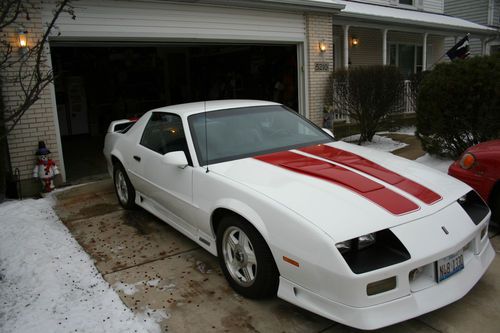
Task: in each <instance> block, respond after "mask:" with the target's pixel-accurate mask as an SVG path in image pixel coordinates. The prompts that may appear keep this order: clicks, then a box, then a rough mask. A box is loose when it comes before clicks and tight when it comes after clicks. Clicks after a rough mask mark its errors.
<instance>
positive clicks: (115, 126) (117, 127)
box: [108, 118, 138, 133]
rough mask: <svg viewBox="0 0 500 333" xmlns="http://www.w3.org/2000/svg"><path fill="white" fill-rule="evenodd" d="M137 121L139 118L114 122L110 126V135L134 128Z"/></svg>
mask: <svg viewBox="0 0 500 333" xmlns="http://www.w3.org/2000/svg"><path fill="white" fill-rule="evenodd" d="M137 120H138V118H131V119H120V120H115V121H112V122H111V124H109V127H108V133H112V132H118V131H121V130H124V129H125V128H127V127H130V126H132V124H134V123H135V122H136V121H137Z"/></svg>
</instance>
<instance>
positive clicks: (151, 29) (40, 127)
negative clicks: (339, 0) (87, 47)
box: [2, 0, 333, 194]
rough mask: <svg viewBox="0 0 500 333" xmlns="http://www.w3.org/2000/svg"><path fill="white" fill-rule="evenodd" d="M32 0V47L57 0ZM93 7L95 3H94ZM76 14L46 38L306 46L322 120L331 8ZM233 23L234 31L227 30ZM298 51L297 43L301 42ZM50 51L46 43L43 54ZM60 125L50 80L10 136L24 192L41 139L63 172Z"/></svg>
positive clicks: (317, 118)
mask: <svg viewBox="0 0 500 333" xmlns="http://www.w3.org/2000/svg"><path fill="white" fill-rule="evenodd" d="M32 1H33V3H34V4H36V6H37V9H36V10H34V11H33V13H32V14H31V19H30V20H29V21H22V20H23V19H24V18H23V19H20V20H19V23H20V24H22V25H23V26H24V27H25V28H26V30H28V31H29V33H28V38H29V43H28V44H29V45H33V43H34V42H35V39H37V38H39V37H40V36H41V35H42V33H43V31H44V29H45V28H44V27H45V25H44V22H46V21H47V20H48V19H50V18H51V16H52V8H54V1H52V2H47V1H44V2H43V3H42V1H41V0H32ZM93 5H95V6H96V7H92V6H93ZM167 7H168V8H167ZM42 8H43V10H42ZM75 14H76V20H72V19H71V18H70V17H69V16H67V15H66V14H64V15H62V16H61V17H60V20H59V21H58V22H57V27H58V29H57V31H56V32H55V33H54V36H52V37H51V38H61V40H66V41H67V40H76V41H82V40H100V41H102V40H117V39H118V40H131V41H135V40H158V39H160V38H169V40H188V41H201V40H207V39H211V40H214V41H227V42H238V41H242V40H243V41H247V42H254V41H255V42H259V41H269V42H278V43H280V42H287V43H297V44H298V45H302V44H303V45H304V48H303V50H304V53H305V55H304V56H305V58H306V60H307V62H305V64H306V65H308V68H303V72H301V73H300V74H299V76H303V75H307V79H308V81H307V80H306V85H305V88H306V91H305V94H306V95H307V96H306V97H305V103H306V105H305V106H306V109H305V110H303V111H304V112H305V113H306V114H307V115H308V117H309V118H310V119H311V120H312V121H314V122H315V123H316V124H318V125H322V119H323V104H324V98H325V93H326V88H327V85H328V79H329V76H330V73H331V72H332V69H333V57H332V54H331V49H332V46H333V45H332V29H331V28H332V17H331V15H329V14H307V15H305V14H302V13H298V12H278V11H269V10H257V9H248V10H247V9H241V8H226V7H215V6H201V5H196V4H184V5H179V4H178V3H163V2H161V3H160V2H143V1H136V2H134V1H121V2H118V1H117V2H113V3H112V4H111V5H110V3H109V2H102V1H97V0H84V1H80V2H79V3H78V6H76V13H75ZM179 18H182V19H179ZM196 19H198V21H196ZM148 24H149V25H148ZM187 25H190V26H187ZM231 25H232V26H233V27H237V28H238V29H228V26H231ZM16 28H17V27H16ZM6 33H7V34H8V36H9V39H10V40H11V41H12V44H13V45H15V43H16V40H17V37H18V34H17V31H15V30H14V29H12V30H9V31H6ZM320 40H324V41H325V42H326V43H327V44H328V51H327V52H324V53H321V52H320V51H319V47H318V44H319V41H320ZM16 50H17V48H16ZM299 50H302V48H300V47H299ZM48 52H49V49H48V48H47V54H48ZM318 62H320V63H327V64H328V70H327V71H316V70H315V67H314V65H315V64H316V63H318ZM47 66H48V67H50V66H51V64H50V57H48V59H47ZM12 70H15V69H12ZM19 91H20V87H19V86H15V85H12V84H10V85H4V88H3V91H2V96H3V97H4V100H5V104H6V106H7V107H9V106H13V105H15V104H16V103H17V102H18V101H19V98H18V94H19ZM58 126H59V124H58V119H57V110H56V104H55V96H54V90H53V86H52V85H50V86H49V87H47V89H45V90H44V91H43V92H42V94H41V98H40V100H39V101H38V102H37V103H36V104H35V105H33V106H32V107H31V108H30V110H29V111H28V112H27V113H26V114H25V115H24V116H23V117H22V119H21V121H20V122H19V123H18V125H17V126H16V127H15V129H14V130H13V131H12V132H11V133H10V134H9V136H8V144H9V145H8V146H9V153H10V156H11V165H12V168H13V169H14V168H19V170H20V172H21V179H22V183H23V186H22V187H23V192H24V193H25V194H31V193H35V192H37V191H39V183H38V182H36V181H34V180H33V179H32V168H33V166H34V163H35V162H36V159H35V155H34V153H35V151H36V149H37V146H38V141H39V140H44V141H45V142H46V144H47V147H48V148H49V149H50V150H51V152H52V158H53V159H54V160H55V161H56V163H57V164H58V165H59V166H60V167H62V168H61V169H63V170H64V166H63V161H62V157H63V156H62V154H61V151H60V150H61V147H62V146H61V138H60V135H59V127H58Z"/></svg>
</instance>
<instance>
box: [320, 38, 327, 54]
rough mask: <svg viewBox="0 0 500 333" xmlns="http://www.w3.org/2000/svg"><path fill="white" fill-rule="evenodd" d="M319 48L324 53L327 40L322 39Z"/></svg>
mask: <svg viewBox="0 0 500 333" xmlns="http://www.w3.org/2000/svg"><path fill="white" fill-rule="evenodd" d="M319 50H320V51H321V52H322V53H323V52H325V51H326V42H325V41H324V40H322V41H321V42H319Z"/></svg>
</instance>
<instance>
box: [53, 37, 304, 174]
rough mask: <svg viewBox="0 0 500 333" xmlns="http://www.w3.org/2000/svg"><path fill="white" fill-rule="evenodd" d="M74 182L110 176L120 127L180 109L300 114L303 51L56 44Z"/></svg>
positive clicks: (291, 47) (62, 122)
mask: <svg viewBox="0 0 500 333" xmlns="http://www.w3.org/2000/svg"><path fill="white" fill-rule="evenodd" d="M51 55H52V66H53V69H54V72H55V75H56V81H55V93H56V102H57V111H58V119H59V129H60V134H61V142H62V148H63V154H64V162H65V169H66V178H67V180H69V181H75V180H78V179H81V178H86V177H89V176H93V175H99V174H104V173H105V172H106V166H105V161H104V158H103V157H102V145H103V142H104V135H105V133H106V129H107V127H108V125H109V123H110V122H111V121H112V120H116V119H123V118H132V117H139V116H141V115H142V114H143V113H145V112H146V111H148V110H150V109H152V108H156V107H162V106H167V105H172V104H179V103H187V102H194V101H202V100H215V99H234V98H236V99H262V100H272V101H277V102H280V103H283V104H285V105H287V106H289V107H291V108H293V109H295V110H298V108H299V78H298V71H297V68H298V64H297V61H298V45H297V44H243V43H239V44H235V43H232V44H220V43H218V44H156V45H155V44H149V45H144V44H137V43H135V44H131V43H128V44H124V43H114V44H110V43H109V42H107V43H96V42H93V43H89V42H79V43H75V42H73V43H68V42H65V43H53V44H52V47H51Z"/></svg>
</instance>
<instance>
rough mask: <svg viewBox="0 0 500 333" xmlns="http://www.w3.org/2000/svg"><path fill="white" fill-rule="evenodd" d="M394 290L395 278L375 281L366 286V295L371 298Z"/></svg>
mask: <svg viewBox="0 0 500 333" xmlns="http://www.w3.org/2000/svg"><path fill="white" fill-rule="evenodd" d="M394 288H396V277H395V276H393V277H390V278H388V279H384V280H379V281H375V282H372V283H369V284H368V285H367V286H366V294H367V295H368V296H373V295H377V294H381V293H385V292H386V291H389V290H392V289H394Z"/></svg>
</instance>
